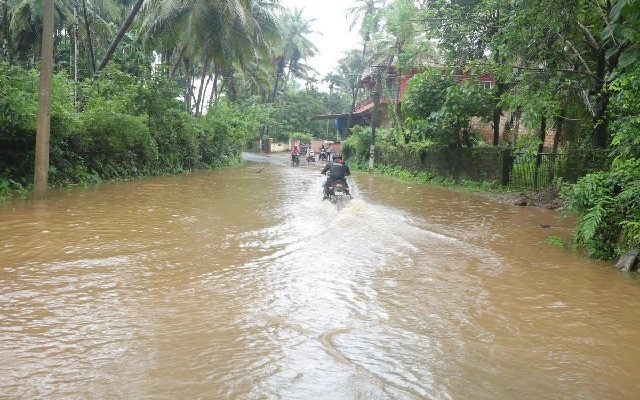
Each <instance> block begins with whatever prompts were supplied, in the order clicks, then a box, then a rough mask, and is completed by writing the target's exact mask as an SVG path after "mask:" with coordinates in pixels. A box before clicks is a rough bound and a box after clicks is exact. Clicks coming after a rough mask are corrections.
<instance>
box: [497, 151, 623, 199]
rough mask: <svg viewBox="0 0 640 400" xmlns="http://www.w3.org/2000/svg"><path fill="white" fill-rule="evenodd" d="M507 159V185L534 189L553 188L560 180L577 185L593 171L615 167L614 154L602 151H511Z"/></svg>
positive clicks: (505, 165) (506, 155)
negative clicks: (556, 181) (612, 157)
mask: <svg viewBox="0 0 640 400" xmlns="http://www.w3.org/2000/svg"><path fill="white" fill-rule="evenodd" d="M505 157H508V160H505V163H504V164H503V165H504V168H503V183H506V182H508V186H509V187H513V188H522V189H534V190H536V189H544V188H547V187H550V186H552V185H553V184H554V181H555V180H557V179H561V180H562V181H564V182H570V183H574V182H576V181H577V180H578V179H579V178H580V177H582V176H584V175H586V174H588V173H589V172H594V171H602V170H606V169H608V168H609V166H610V165H611V156H610V152H609V151H606V150H599V149H598V150H596V149H572V150H568V151H566V152H563V153H555V154H554V153H531V152H528V153H527V152H514V151H510V152H506V153H505ZM505 174H506V175H505ZM505 178H506V179H505Z"/></svg>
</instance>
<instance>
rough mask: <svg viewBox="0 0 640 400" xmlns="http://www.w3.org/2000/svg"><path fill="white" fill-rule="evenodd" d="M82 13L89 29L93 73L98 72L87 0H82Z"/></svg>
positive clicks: (85, 24) (86, 27)
mask: <svg viewBox="0 0 640 400" xmlns="http://www.w3.org/2000/svg"><path fill="white" fill-rule="evenodd" d="M82 13H83V14H84V28H85V30H86V31H87V40H88V41H89V55H90V57H91V68H92V69H91V73H92V74H94V73H95V72H96V57H95V55H94V54H93V42H92V40H91V29H90V28H89V18H88V17H87V2H86V0H82Z"/></svg>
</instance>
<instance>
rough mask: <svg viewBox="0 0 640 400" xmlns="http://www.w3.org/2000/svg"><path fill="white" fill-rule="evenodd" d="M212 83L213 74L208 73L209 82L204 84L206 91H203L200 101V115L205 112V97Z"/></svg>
mask: <svg viewBox="0 0 640 400" xmlns="http://www.w3.org/2000/svg"><path fill="white" fill-rule="evenodd" d="M210 83H211V75H207V83H205V84H204V91H203V92H202V102H201V103H200V115H202V114H203V113H204V106H205V104H207V103H206V101H205V97H206V96H207V90H208V89H209V84H210Z"/></svg>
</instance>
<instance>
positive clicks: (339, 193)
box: [323, 179, 353, 209]
mask: <svg viewBox="0 0 640 400" xmlns="http://www.w3.org/2000/svg"><path fill="white" fill-rule="evenodd" d="M327 196H328V199H329V201H330V202H331V203H332V204H335V205H336V206H338V209H340V208H342V207H344V206H345V205H346V203H347V202H348V201H349V200H351V199H352V198H353V197H351V193H350V192H349V186H347V181H346V180H344V179H339V180H336V181H333V182H331V184H330V185H329V193H328V194H327ZM323 200H324V198H323Z"/></svg>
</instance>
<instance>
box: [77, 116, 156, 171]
mask: <svg viewBox="0 0 640 400" xmlns="http://www.w3.org/2000/svg"><path fill="white" fill-rule="evenodd" d="M146 122H147V121H146V116H140V117H135V116H131V115H126V114H122V113H119V112H116V111H111V110H109V109H108V108H106V107H96V108H94V109H92V110H87V111H84V112H83V113H82V114H81V115H80V128H79V134H78V139H79V140H78V147H79V150H80V154H81V155H82V156H83V158H84V163H85V166H86V168H87V170H88V171H95V172H97V173H98V175H100V177H102V178H106V179H120V178H127V177H130V176H134V175H138V174H140V173H143V172H146V173H148V172H149V168H148V167H149V165H150V163H152V162H153V161H155V160H156V159H157V158H158V148H157V145H156V143H155V141H154V140H153V138H152V137H151V135H150V133H149V128H148V127H147V124H146Z"/></svg>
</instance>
